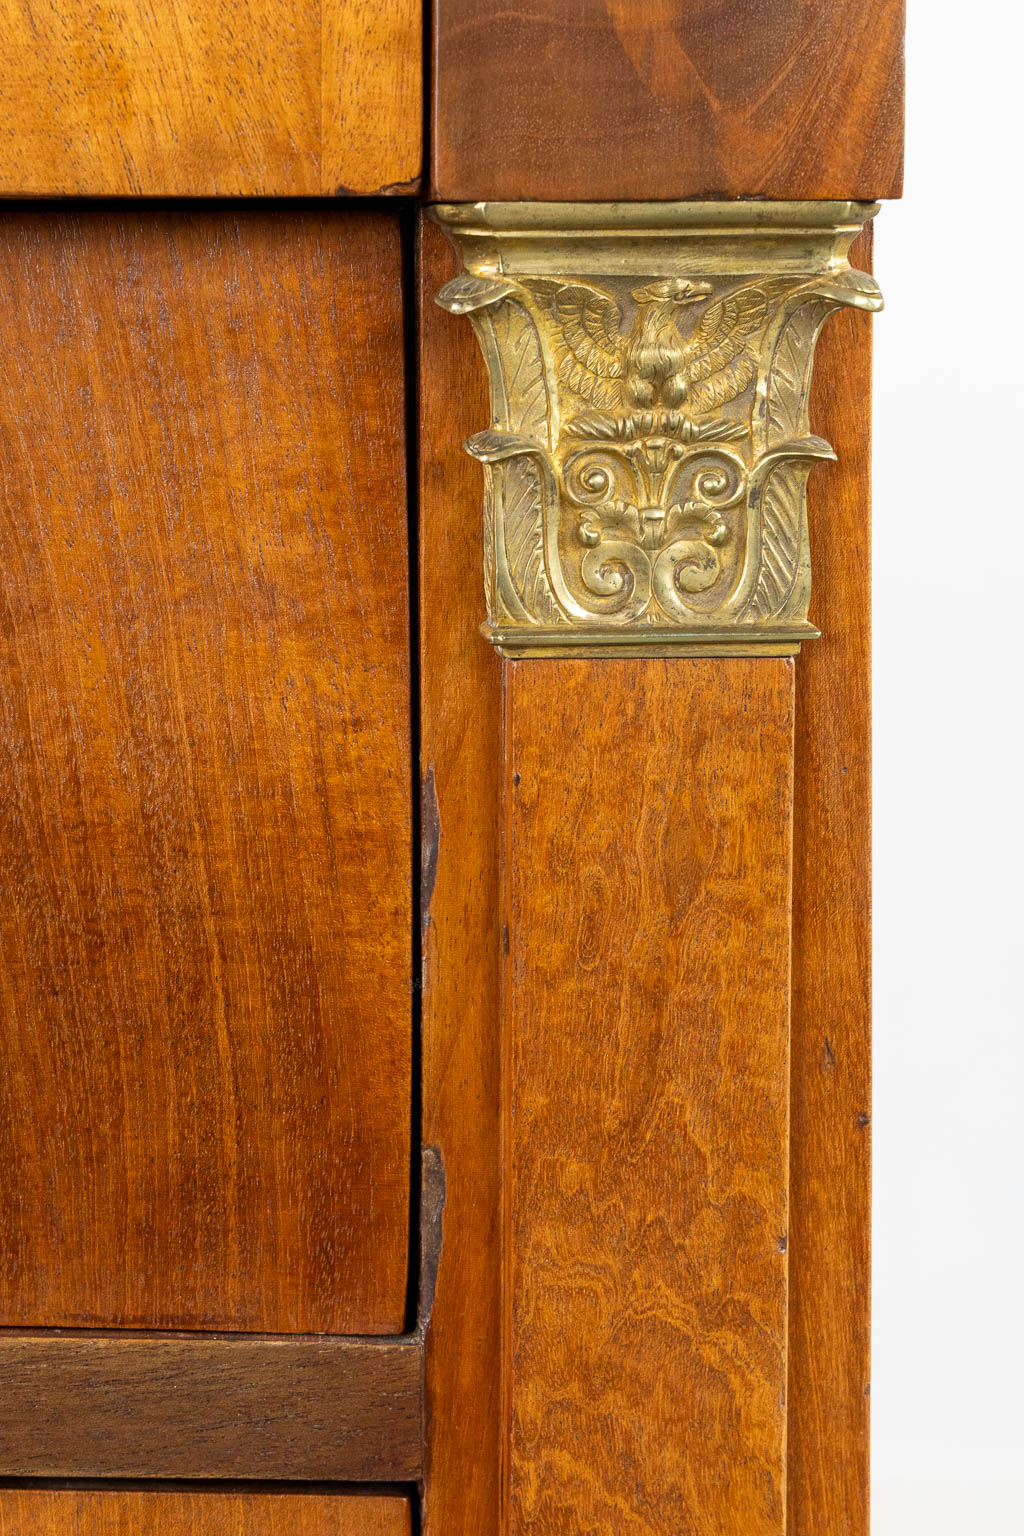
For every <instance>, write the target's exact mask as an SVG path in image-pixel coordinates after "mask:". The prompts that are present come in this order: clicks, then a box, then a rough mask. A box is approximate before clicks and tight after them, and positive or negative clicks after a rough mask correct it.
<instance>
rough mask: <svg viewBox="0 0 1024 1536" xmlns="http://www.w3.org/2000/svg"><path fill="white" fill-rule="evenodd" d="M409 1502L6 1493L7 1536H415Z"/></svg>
mask: <svg viewBox="0 0 1024 1536" xmlns="http://www.w3.org/2000/svg"><path fill="white" fill-rule="evenodd" d="M410 1528H411V1519H410V1509H409V1504H408V1501H407V1500H406V1499H403V1498H398V1497H385V1498H374V1497H373V1496H370V1495H366V1496H360V1495H358V1494H346V1495H332V1494H303V1493H293V1492H288V1493H284V1492H282V1493H212V1492H170V1491H168V1492H163V1491H152V1492H129V1491H125V1490H117V1491H116V1492H115V1491H111V1492H101V1491H95V1490H93V1491H88V1492H76V1491H73V1490H70V1489H69V1490H66V1491H65V1490H57V1489H53V1490H50V1489H35V1488H33V1489H24V1490H13V1489H9V1488H8V1489H0V1536H408V1533H409V1531H410Z"/></svg>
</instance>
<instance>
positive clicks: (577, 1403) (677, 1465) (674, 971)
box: [502, 658, 794, 1536]
mask: <svg viewBox="0 0 1024 1536" xmlns="http://www.w3.org/2000/svg"><path fill="white" fill-rule="evenodd" d="M793 665H794V664H793V663H792V662H790V661H785V660H771V659H764V660H761V659H758V660H745V661H744V660H719V659H717V658H715V659H704V660H692V661H691V660H672V661H664V660H661V661H659V660H654V659H650V660H648V659H643V660H634V661H625V660H623V661H611V662H609V661H600V660H598V661H526V662H507V663H505V775H506V777H505V845H504V854H505V873H504V879H505V913H506V921H507V923H508V943H509V950H508V958H507V960H506V962H505V972H504V984H503V999H502V1017H503V1034H504V1061H505V1073H506V1086H505V1098H504V1108H503V1119H504V1136H505V1169H506V1174H505V1177H506V1195H505V1202H506V1204H505V1275H506V1286H507V1290H506V1295H505V1302H504V1308H505V1312H504V1315H505V1334H506V1337H505V1356H504V1369H505V1388H504V1391H505V1402H506V1412H507V1416H508V1417H507V1433H508V1436H509V1441H508V1472H507V1478H508V1490H509V1492H508V1497H509V1502H510V1530H511V1531H512V1532H513V1536H525V1533H528V1532H560V1531H566V1530H569V1529H580V1530H594V1531H598V1530H601V1531H603V1530H611V1529H615V1528H618V1527H624V1528H626V1529H628V1530H630V1531H632V1532H634V1533H636V1536H675V1533H677V1532H679V1531H688V1530H700V1531H701V1532H704V1533H707V1536H782V1533H783V1532H784V1531H785V1443H786V1404H785V1400H786V1268H787V1254H786V1248H787V1234H788V1189H789V1179H788V1159H789V965H790V857H791V834H792V768H793Z"/></svg>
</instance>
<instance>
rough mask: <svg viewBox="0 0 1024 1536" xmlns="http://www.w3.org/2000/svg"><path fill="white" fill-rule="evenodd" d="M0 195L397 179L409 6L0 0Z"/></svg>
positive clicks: (352, 1)
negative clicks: (23, 1) (71, 2)
mask: <svg viewBox="0 0 1024 1536" xmlns="http://www.w3.org/2000/svg"><path fill="white" fill-rule="evenodd" d="M0 39H2V42H0V193H2V194H6V195H8V196H19V195H20V196H29V195H31V196H53V195H58V194H72V195H87V196H115V195H116V196H124V197H129V196H151V195H161V194H162V195H180V196H191V197H196V196H205V195H212V194H231V193H234V194H239V195H246V196H251V195H256V194H262V195H268V194H278V195H288V196H292V195H297V194H303V193H305V194H317V193H321V192H327V193H336V192H352V193H373V192H377V191H384V192H388V191H395V190H405V189H406V187H407V186H408V184H409V183H410V182H413V181H415V179H416V178H417V177H418V176H419V174H420V154H421V146H420V140H421V123H420V120H421V115H422V108H421V100H422V85H421V73H422V63H421V53H422V47H421V7H420V5H419V3H418V0H315V3H307V0H206V3H201V0H183V3H182V0H123V3H119V4H115V3H113V0H75V3H74V4H69V3H65V0H31V4H30V5H28V4H22V3H21V0H0Z"/></svg>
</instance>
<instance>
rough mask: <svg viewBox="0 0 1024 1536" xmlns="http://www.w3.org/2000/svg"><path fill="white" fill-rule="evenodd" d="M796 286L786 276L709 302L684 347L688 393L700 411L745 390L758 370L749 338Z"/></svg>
mask: <svg viewBox="0 0 1024 1536" xmlns="http://www.w3.org/2000/svg"><path fill="white" fill-rule="evenodd" d="M792 286H793V284H792V282H791V281H790V280H789V279H785V278H784V279H782V281H781V282H779V281H776V282H768V283H750V284H749V285H748V286H747V287H745V288H736V289H734V290H733V292H732V293H726V294H723V295H722V297H721V298H720V299H716V300H715V302H714V303H713V304H709V305H708V307H707V309H706V310H705V311H704V313H703V314H702V315H701V317H700V320H699V322H698V324H697V329H696V331H695V332H694V334H693V337H692V338H691V340H690V341H689V342H688V344H687V347H686V362H685V369H686V376H687V379H688V380H689V384H690V396H689V397H690V402H691V404H692V406H693V408H694V409H695V410H696V411H711V410H714V408H715V407H716V406H720V405H726V404H727V403H728V402H729V401H730V400H735V399H736V396H737V395H740V394H742V393H743V391H744V390H745V389H746V387H747V385H748V384H749V383H750V381H751V379H752V378H753V377H754V374H755V373H756V371H757V362H756V359H755V357H754V356H753V354H752V352H751V350H750V347H749V342H750V341H751V340H752V338H753V337H755V336H757V335H758V334H759V332H761V331H763V330H764V327H765V326H766V325H767V323H768V321H769V320H770V319H771V316H772V313H773V311H774V309H775V306H776V304H777V303H778V300H779V299H780V298H781V297H782V295H783V294H784V293H786V292H788V291H789V290H790V289H791V288H792Z"/></svg>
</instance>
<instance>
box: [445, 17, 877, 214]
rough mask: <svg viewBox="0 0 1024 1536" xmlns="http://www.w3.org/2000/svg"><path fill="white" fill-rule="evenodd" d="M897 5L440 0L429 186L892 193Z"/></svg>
mask: <svg viewBox="0 0 1024 1536" xmlns="http://www.w3.org/2000/svg"><path fill="white" fill-rule="evenodd" d="M903 31H904V0H658V3H657V4H638V3H637V0H575V3H574V4H572V5H569V4H567V3H566V0H525V3H524V4H522V5H519V6H517V7H516V8H515V9H514V10H499V11H497V12H496V11H495V8H494V6H493V4H492V3H491V0H434V33H433V36H434V60H433V64H434V70H433V108H432V111H433V133H432V167H431V191H432V194H433V196H434V197H437V198H443V199H445V200H449V201H452V202H473V201H477V200H480V199H520V198H529V199H538V200H550V199H556V200H557V199H562V200H565V201H576V200H579V199H589V200H601V201H605V200H617V199H625V200H638V199H658V200H660V199H673V198H715V199H726V198H737V197H768V198H782V199H790V198H815V199H818V198H856V199H861V200H868V201H871V200H874V199H875V198H888V197H898V196H899V195H900V192H901V190H902V176H903Z"/></svg>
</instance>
